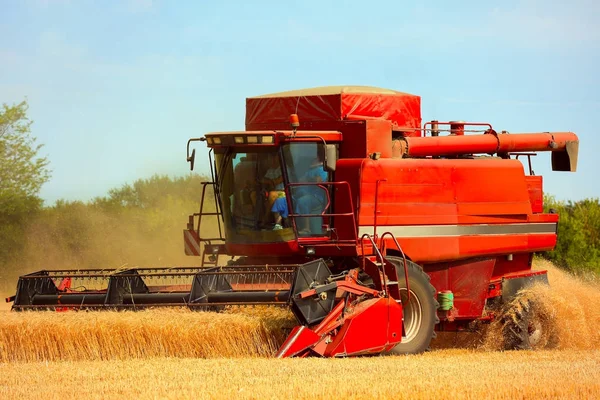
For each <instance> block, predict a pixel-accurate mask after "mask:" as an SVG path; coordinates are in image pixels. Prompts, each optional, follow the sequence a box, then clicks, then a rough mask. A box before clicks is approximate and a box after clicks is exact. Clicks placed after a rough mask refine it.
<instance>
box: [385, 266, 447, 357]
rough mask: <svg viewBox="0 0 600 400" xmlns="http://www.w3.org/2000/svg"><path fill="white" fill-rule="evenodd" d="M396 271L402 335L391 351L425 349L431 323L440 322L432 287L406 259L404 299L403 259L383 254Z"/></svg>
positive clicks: (429, 340) (433, 324)
mask: <svg viewBox="0 0 600 400" xmlns="http://www.w3.org/2000/svg"><path fill="white" fill-rule="evenodd" d="M387 259H388V260H389V261H390V262H391V263H392V264H394V265H395V266H396V270H397V271H398V277H399V278H398V285H399V286H400V298H401V300H402V306H403V310H404V327H405V330H406V332H405V336H403V337H402V342H401V343H399V344H398V345H397V346H396V347H394V348H393V349H392V350H391V351H390V353H392V354H415V353H421V352H424V351H426V350H428V349H429V345H430V343H431V340H432V339H433V338H435V325H436V324H437V323H438V322H440V320H439V318H438V316H437V308H438V305H439V304H438V302H437V300H436V298H435V293H436V292H435V288H434V287H433V286H432V285H431V283H429V281H430V278H429V275H427V274H426V273H425V271H423V269H422V268H421V267H420V266H419V265H417V264H415V263H413V262H412V261H409V260H406V266H407V268H408V284H409V288H410V299H409V300H408V301H407V291H406V282H405V281H404V261H403V259H402V258H399V257H387Z"/></svg>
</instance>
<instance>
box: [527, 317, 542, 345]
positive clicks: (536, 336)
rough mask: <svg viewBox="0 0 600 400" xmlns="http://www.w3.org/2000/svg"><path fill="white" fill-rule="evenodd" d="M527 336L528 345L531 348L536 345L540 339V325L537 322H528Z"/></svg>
mask: <svg viewBox="0 0 600 400" xmlns="http://www.w3.org/2000/svg"><path fill="white" fill-rule="evenodd" d="M527 334H528V335H529V344H530V345H531V346H532V347H533V346H535V345H537V344H538V343H539V342H540V339H541V338H542V324H540V323H539V321H534V322H530V323H529V324H528V326H527Z"/></svg>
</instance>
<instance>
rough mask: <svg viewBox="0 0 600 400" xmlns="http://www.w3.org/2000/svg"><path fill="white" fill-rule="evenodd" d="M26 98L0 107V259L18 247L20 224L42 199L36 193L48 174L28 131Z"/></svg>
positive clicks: (46, 167)
mask: <svg viewBox="0 0 600 400" xmlns="http://www.w3.org/2000/svg"><path fill="white" fill-rule="evenodd" d="M28 109H29V105H28V104H27V101H22V102H21V103H19V104H13V105H11V106H9V105H7V104H3V105H2V107H1V108H0V261H2V260H6V258H7V257H8V255H9V254H14V253H15V251H17V250H18V247H19V244H20V243H21V241H22V232H23V224H24V222H25V220H26V218H27V216H28V215H30V214H31V212H34V211H37V210H38V209H39V208H40V206H41V204H42V200H41V199H40V198H39V196H38V194H39V191H40V189H41V187H42V185H43V184H44V183H45V182H47V181H48V179H49V178H50V172H49V170H48V160H47V158H46V157H39V156H38V153H39V151H40V149H41V148H42V146H43V145H41V144H37V143H36V140H37V139H36V138H35V137H33V136H32V134H31V124H32V121H31V120H30V119H29V118H28V117H27V111H28Z"/></svg>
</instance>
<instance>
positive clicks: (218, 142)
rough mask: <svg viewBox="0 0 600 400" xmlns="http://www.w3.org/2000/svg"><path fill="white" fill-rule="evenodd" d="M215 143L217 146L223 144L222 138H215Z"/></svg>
mask: <svg viewBox="0 0 600 400" xmlns="http://www.w3.org/2000/svg"><path fill="white" fill-rule="evenodd" d="M213 142H214V143H215V144H221V138H220V137H215V138H213Z"/></svg>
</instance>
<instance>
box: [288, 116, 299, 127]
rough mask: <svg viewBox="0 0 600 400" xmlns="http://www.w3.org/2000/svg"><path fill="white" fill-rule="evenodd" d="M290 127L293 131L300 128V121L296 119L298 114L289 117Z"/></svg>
mask: <svg viewBox="0 0 600 400" xmlns="http://www.w3.org/2000/svg"><path fill="white" fill-rule="evenodd" d="M290 125H292V129H293V130H294V131H295V130H296V129H298V127H299V126H300V119H299V118H298V114H292V115H290Z"/></svg>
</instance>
